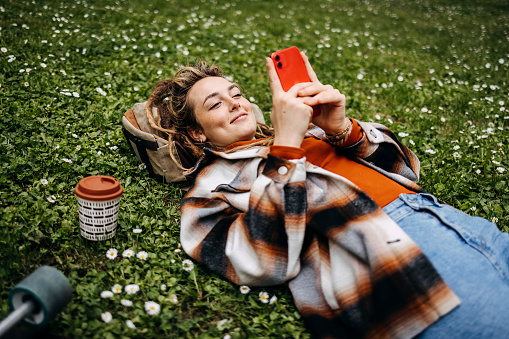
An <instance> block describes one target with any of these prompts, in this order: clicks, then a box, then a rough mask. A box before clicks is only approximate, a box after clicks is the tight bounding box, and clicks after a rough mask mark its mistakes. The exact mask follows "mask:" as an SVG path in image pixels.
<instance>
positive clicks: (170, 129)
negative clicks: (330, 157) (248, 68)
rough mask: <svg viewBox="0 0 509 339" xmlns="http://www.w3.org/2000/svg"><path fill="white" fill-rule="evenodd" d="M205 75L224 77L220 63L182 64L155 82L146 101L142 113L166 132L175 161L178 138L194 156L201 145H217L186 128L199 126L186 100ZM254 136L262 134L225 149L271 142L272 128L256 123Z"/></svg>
mask: <svg viewBox="0 0 509 339" xmlns="http://www.w3.org/2000/svg"><path fill="white" fill-rule="evenodd" d="M207 77H223V73H222V72H221V70H220V69H219V67H217V66H214V65H206V64H205V63H203V62H199V63H197V64H195V65H193V66H187V67H184V68H181V69H180V70H179V71H177V73H176V74H175V76H174V77H173V79H165V80H162V81H160V82H159V83H158V84H157V85H156V86H155V88H154V90H153V91H152V93H151V94H150V97H149V99H148V101H147V103H146V105H145V114H146V115H147V119H148V121H149V123H150V125H151V126H152V127H153V128H154V129H156V130H158V131H161V132H163V133H164V134H166V135H167V136H168V143H169V145H170V155H171V157H172V159H173V160H174V161H175V163H177V164H180V163H181V162H180V161H179V160H177V159H179V156H178V154H177V150H176V148H175V144H174V142H178V143H179V144H180V145H181V146H182V147H183V148H184V149H185V150H186V151H187V152H189V154H190V155H191V156H192V157H194V158H196V159H197V158H199V157H200V156H202V155H203V147H209V148H211V149H216V150H218V149H219V148H218V147H216V146H215V145H213V144H211V143H209V142H199V141H196V140H194V139H193V138H191V136H190V135H189V133H188V132H189V130H196V129H199V128H200V126H199V123H198V120H197V119H196V116H195V114H194V108H193V107H192V104H191V100H189V95H188V94H189V91H190V90H191V88H192V87H193V86H194V84H196V83H197V82H198V81H199V80H201V79H204V78H207ZM153 107H156V108H157V112H158V114H157V121H156V119H154V115H153V114H152V108H153ZM255 138H257V139H259V138H262V140H258V141H256V142H254V143H252V144H249V145H245V146H240V147H235V148H233V149H230V150H228V152H234V151H238V150H240V149H245V148H249V147H252V146H258V145H263V146H266V145H270V144H272V143H273V138H274V137H273V131H272V129H271V128H270V127H268V126H267V125H265V124H261V123H258V125H257V128H256V134H255ZM181 167H182V166H181ZM182 168H183V169H186V168H184V167H182Z"/></svg>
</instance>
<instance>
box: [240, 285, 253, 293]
mask: <svg viewBox="0 0 509 339" xmlns="http://www.w3.org/2000/svg"><path fill="white" fill-rule="evenodd" d="M249 291H251V289H250V288H249V287H248V286H240V293H242V294H248V293H249Z"/></svg>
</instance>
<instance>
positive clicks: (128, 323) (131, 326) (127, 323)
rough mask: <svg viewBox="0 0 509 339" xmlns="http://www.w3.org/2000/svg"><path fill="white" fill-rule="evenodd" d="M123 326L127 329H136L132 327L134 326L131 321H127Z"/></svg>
mask: <svg viewBox="0 0 509 339" xmlns="http://www.w3.org/2000/svg"><path fill="white" fill-rule="evenodd" d="M125 324H126V325H127V327H129V328H136V326H134V324H133V322H132V320H127V321H126V322H125Z"/></svg>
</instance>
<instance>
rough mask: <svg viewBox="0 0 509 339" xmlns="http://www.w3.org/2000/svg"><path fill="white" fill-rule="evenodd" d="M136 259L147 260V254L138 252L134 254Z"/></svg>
mask: <svg viewBox="0 0 509 339" xmlns="http://www.w3.org/2000/svg"><path fill="white" fill-rule="evenodd" d="M136 257H138V259H141V260H147V258H148V253H147V252H145V251H140V252H138V253H137V254H136Z"/></svg>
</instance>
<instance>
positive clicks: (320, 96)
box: [299, 86, 346, 106]
mask: <svg viewBox="0 0 509 339" xmlns="http://www.w3.org/2000/svg"><path fill="white" fill-rule="evenodd" d="M322 89H323V90H321V91H318V92H316V93H313V92H308V93H310V94H307V95H305V96H306V100H305V101H304V103H305V104H306V105H310V106H315V105H320V104H332V105H334V106H342V105H344V102H345V101H346V98H345V95H344V94H341V93H340V92H339V91H338V90H337V89H334V88H332V86H324V87H323V88H322ZM311 90H312V88H309V87H308V88H305V89H303V90H302V91H301V92H307V91H311ZM299 94H301V93H300V92H299ZM303 96H304V95H303Z"/></svg>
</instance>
